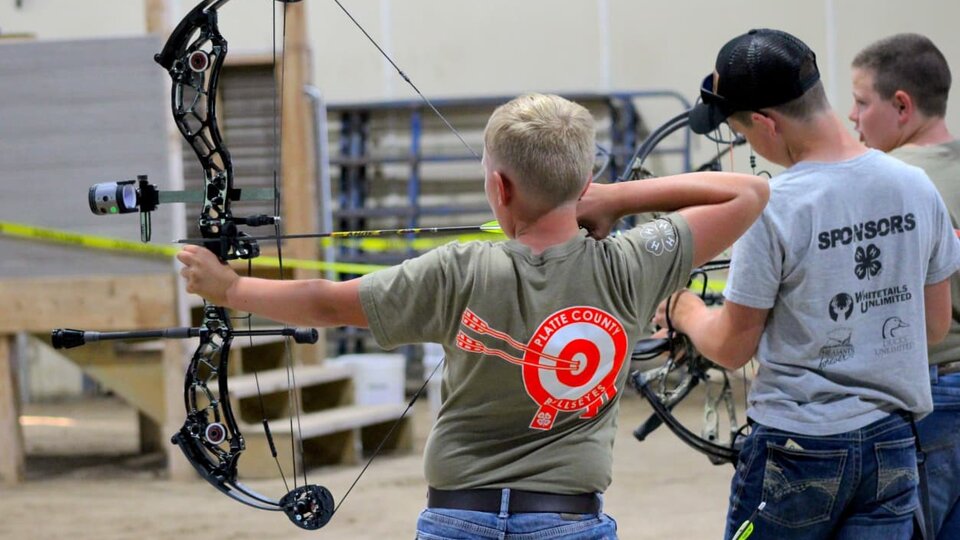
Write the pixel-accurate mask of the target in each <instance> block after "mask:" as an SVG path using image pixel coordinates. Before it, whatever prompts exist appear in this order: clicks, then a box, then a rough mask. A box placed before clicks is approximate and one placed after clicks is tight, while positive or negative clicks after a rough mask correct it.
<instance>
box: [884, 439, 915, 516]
mask: <svg viewBox="0 0 960 540" xmlns="http://www.w3.org/2000/svg"><path fill="white" fill-rule="evenodd" d="M873 451H874V452H875V453H876V456H877V502H878V503H880V504H881V505H882V506H883V507H884V508H885V509H886V510H887V511H888V512H890V513H892V514H894V515H897V516H902V515H904V514H909V513H910V512H913V510H914V509H916V507H917V505H918V504H919V503H920V501H919V497H918V494H917V485H918V483H919V474H918V472H917V451H916V448H915V447H914V443H913V437H910V438H908V439H898V440H894V441H883V442H878V443H876V444H875V445H874V446H873Z"/></svg>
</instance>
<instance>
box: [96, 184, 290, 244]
mask: <svg viewBox="0 0 960 540" xmlns="http://www.w3.org/2000/svg"><path fill="white" fill-rule="evenodd" d="M241 196H243V199H244V200H246V201H270V200H273V199H274V197H275V196H276V195H275V193H274V190H273V189H272V188H248V189H245V190H241V189H240V188H230V189H229V190H226V197H227V200H228V201H230V202H236V201H239V200H240V198H241ZM87 199H88V202H89V203H90V211H91V212H93V213H94V214H97V215H98V216H100V215H113V214H131V213H133V212H139V213H140V240H141V241H143V242H149V241H150V238H151V236H152V231H151V225H150V212H153V211H154V210H156V209H157V206H159V205H160V204H165V203H198V204H200V203H205V202H207V201H208V199H207V198H206V197H205V194H204V192H203V191H200V190H194V191H184V190H181V191H161V190H159V189H158V188H157V186H156V184H151V183H150V182H148V181H147V177H146V175H140V176H137V179H136V180H124V181H120V182H104V183H100V184H94V185H92V186H90V191H89V193H88V195H87ZM212 203H213V204H216V205H220V206H222V205H223V203H224V201H222V200H219V199H218V198H216V197H215V198H213V200H212ZM207 220H208V221H210V218H207ZM279 220H280V218H279V217H278V216H268V215H265V214H257V215H253V216H247V217H236V216H230V217H229V218H227V217H226V216H224V217H221V218H220V219H218V220H216V221H217V223H214V224H211V225H212V226H213V227H216V228H218V229H220V230H222V234H221V235H220V236H219V237H214V238H205V239H204V240H203V241H202V242H201V243H202V245H204V246H206V247H207V248H208V249H209V250H210V251H213V252H214V253H216V254H218V255H220V256H221V258H222V259H223V260H230V259H252V258H254V257H256V256H257V255H259V254H260V248H259V246H258V245H257V243H256V241H255V240H254V239H252V238H249V237H247V235H246V234H244V233H242V232H239V231H237V230H236V226H237V225H247V226H249V227H259V226H263V225H273V224H275V223H277V222H279ZM231 239H232V240H233V243H230V242H229V241H228V240H231Z"/></svg>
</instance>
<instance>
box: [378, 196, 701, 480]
mask: <svg viewBox="0 0 960 540" xmlns="http://www.w3.org/2000/svg"><path fill="white" fill-rule="evenodd" d="M692 245H693V244H692V240H691V235H690V230H689V228H688V226H687V224H686V222H685V221H684V220H683V218H682V217H680V216H679V215H676V214H672V215H670V216H667V218H666V219H658V220H655V221H651V222H648V223H645V224H643V225H641V226H639V227H636V228H634V229H631V230H630V231H627V232H624V233H622V234H619V235H616V236H614V237H611V238H607V239H605V240H602V241H597V240H593V239H591V238H588V237H586V236H583V235H578V236H577V237H575V238H574V239H572V240H570V241H568V242H566V243H563V244H560V245H556V246H552V247H550V248H548V249H546V250H545V251H543V252H542V253H540V254H533V253H532V252H531V251H530V249H529V248H527V247H526V246H524V245H523V244H521V243H519V242H516V241H508V242H500V243H493V242H471V243H467V244H450V245H446V246H442V247H440V248H437V249H435V250H433V251H431V252H429V253H426V254H424V255H422V256H420V257H417V258H415V259H411V260H408V261H406V262H404V263H403V264H401V265H399V266H396V267H393V268H390V269H387V270H384V271H380V272H376V273H373V274H369V275H367V276H365V277H363V278H362V281H361V283H360V300H361V302H362V304H363V309H364V312H365V313H366V315H367V318H368V319H369V323H370V329H371V331H372V332H373V336H374V338H375V339H376V341H377V343H378V344H379V345H380V346H381V347H383V348H386V349H392V348H394V347H397V346H399V345H403V344H408V343H420V342H435V343H440V344H441V345H443V348H444V353H445V357H446V358H445V364H444V367H443V380H442V383H441V401H442V404H441V407H440V411H439V414H438V418H437V421H436V423H435V424H434V426H433V430H432V431H431V433H430V437H429V439H428V441H427V446H426V449H425V451H424V454H425V455H424V469H425V475H426V479H427V483H428V484H429V485H430V486H432V487H434V488H437V489H475V488H506V487H509V488H513V489H525V490H532V491H543V492H549V493H566V494H569V493H592V492H603V491H605V490H606V488H607V486H609V484H610V481H611V470H612V458H613V440H614V434H615V433H616V419H617V410H618V405H619V396H620V394H621V392H622V391H623V388H624V384H625V382H626V377H627V372H628V368H629V360H628V358H629V355H630V352H631V351H632V349H633V346H634V344H635V343H636V342H637V341H638V340H639V339H640V338H641V337H642V334H643V331H644V328H645V327H646V326H647V325H648V323H649V321H650V319H651V317H652V316H653V313H654V310H655V309H656V306H657V304H658V303H659V302H660V301H661V300H663V299H664V298H666V297H667V296H668V295H669V294H670V293H672V292H673V291H675V290H677V289H679V288H680V287H682V286H684V285H685V284H686V282H687V279H688V278H689V275H690V270H691V264H692Z"/></svg>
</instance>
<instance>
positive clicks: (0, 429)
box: [0, 334, 24, 485]
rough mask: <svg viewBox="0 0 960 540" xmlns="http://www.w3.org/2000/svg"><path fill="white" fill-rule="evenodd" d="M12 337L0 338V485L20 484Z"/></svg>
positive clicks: (21, 468)
mask: <svg viewBox="0 0 960 540" xmlns="http://www.w3.org/2000/svg"><path fill="white" fill-rule="evenodd" d="M13 338H14V336H13V334H0V482H3V483H6V484H11V485H12V484H16V483H18V482H21V481H22V480H23V475H24V455H23V432H22V431H21V430H20V394H19V392H18V389H17V376H16V372H15V370H14V359H13V355H12V352H13Z"/></svg>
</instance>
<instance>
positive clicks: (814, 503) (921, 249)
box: [656, 30, 960, 539]
mask: <svg viewBox="0 0 960 540" xmlns="http://www.w3.org/2000/svg"><path fill="white" fill-rule="evenodd" d="M701 98H702V102H701V103H699V104H698V105H697V106H696V107H695V108H694V110H693V111H692V113H691V117H690V118H691V128H692V129H693V130H694V131H696V132H699V133H706V132H709V131H711V130H713V129H716V128H717V127H718V126H719V124H720V123H722V122H724V121H726V122H727V123H728V124H729V125H730V126H731V127H732V128H733V129H734V130H735V131H737V132H739V133H741V134H742V135H743V136H744V137H746V139H747V141H748V142H749V143H750V144H751V146H753V148H754V149H755V150H756V152H757V153H759V154H760V155H761V156H763V157H765V158H766V159H768V160H770V161H772V162H774V163H777V164H779V165H782V166H784V167H787V169H786V170H785V171H784V172H783V173H782V174H780V175H777V176H776V177H774V178H773V179H772V180H771V196H770V202H769V204H768V206H767V207H766V209H765V210H764V212H763V214H762V215H761V217H760V219H759V220H758V221H757V222H755V223H754V224H753V226H751V228H750V229H749V230H748V231H747V233H746V234H745V235H744V236H743V237H742V238H741V239H740V240H738V241H737V243H736V244H735V245H734V249H733V256H732V266H731V270H730V276H729V279H728V282H727V287H726V290H725V291H724V295H725V297H726V299H727V301H726V302H725V303H724V305H723V307H722V308H720V309H716V310H708V309H707V308H706V306H704V304H703V302H701V301H699V299H698V298H697V297H695V296H694V295H691V294H681V293H678V295H677V296H675V297H674V302H673V303H672V304H671V322H672V323H673V326H674V327H675V328H676V329H677V330H678V331H680V332H683V333H685V334H687V335H689V336H690V338H691V339H692V340H693V342H694V344H695V345H696V346H697V347H698V348H699V349H700V351H701V352H703V354H704V355H706V356H707V357H708V358H711V359H713V360H714V361H716V362H717V363H719V364H721V365H723V366H725V367H727V368H738V367H740V366H742V365H743V364H745V363H746V362H748V361H749V360H750V358H751V357H754V356H755V357H756V358H757V360H758V362H759V369H758V371H757V374H756V378H755V380H754V382H753V384H752V387H751V390H750V396H749V404H748V411H747V414H748V416H749V417H750V419H751V421H752V431H751V433H750V434H749V435H748V436H747V437H746V438H745V440H744V441H743V446H742V449H741V451H740V457H739V462H738V464H737V469H736V473H735V476H734V479H733V482H732V484H731V494H730V507H729V511H728V515H727V526H726V535H727V537H728V538H729V537H731V536H732V535H733V534H734V531H736V529H737V528H738V527H739V526H740V524H741V523H743V522H744V521H745V520H746V519H748V518H750V517H751V515H752V514H754V512H755V510H756V509H757V508H758V507H760V505H761V503H765V505H764V506H763V509H762V510H761V511H760V512H758V513H757V514H756V516H754V519H753V521H754V534H756V537H758V538H778V539H784V538H884V539H890V538H910V537H911V535H912V534H913V513H914V511H915V509H916V508H917V507H918V492H917V478H918V475H917V458H916V452H915V448H914V442H913V430H912V426H911V422H912V420H913V418H918V417H921V416H923V415H924V414H926V413H928V412H929V411H930V410H931V408H932V404H931V398H930V389H929V384H928V382H927V379H928V377H927V367H926V365H927V361H926V354H925V351H926V346H927V343H928V342H931V343H932V342H936V341H939V340H941V339H942V338H943V336H944V335H945V333H946V331H947V328H948V326H949V322H950V289H949V281H948V278H949V277H950V275H951V274H953V273H954V272H955V271H956V270H957V269H958V268H960V243H958V241H957V239H956V237H955V236H954V234H953V228H952V226H951V224H950V219H949V215H948V214H947V211H946V209H945V208H944V204H943V201H942V200H941V199H940V197H939V196H938V195H937V192H936V189H935V188H934V187H933V185H932V184H931V183H930V181H929V179H928V178H927V177H926V175H924V174H923V172H922V171H920V170H919V169H916V168H913V167H909V166H907V165H905V164H903V163H901V162H899V161H897V160H895V159H892V158H890V157H888V156H886V155H884V154H883V153H881V152H877V151H874V150H867V149H866V148H865V147H863V146H862V145H861V144H860V143H859V142H858V141H857V140H855V139H854V138H853V137H852V136H851V135H850V134H849V133H848V132H847V131H846V130H845V129H844V128H843V126H842V125H841V123H840V120H839V119H838V118H837V117H836V116H835V115H834V113H833V111H832V109H831V107H830V104H829V103H828V102H827V99H826V96H825V94H824V91H823V86H822V84H821V83H820V80H819V71H818V69H817V64H816V57H815V55H814V53H813V51H811V50H810V49H809V48H808V47H807V46H806V44H804V43H803V42H802V41H800V40H799V39H797V38H796V37H794V36H792V35H790V34H787V33H785V32H781V31H777V30H751V31H750V32H748V33H746V34H744V35H741V36H738V37H736V38H734V39H733V40H731V41H730V42H728V43H727V44H726V45H725V46H724V47H723V48H722V49H721V50H720V52H719V54H718V55H717V61H716V70H715V71H714V72H713V73H712V74H711V75H709V76H708V77H707V78H706V79H705V80H704V83H703V87H702V88H701ZM865 194H869V196H865ZM663 309H664V306H663V305H661V306H660V308H659V309H658V315H657V317H656V318H657V320H658V322H659V323H661V324H664V323H665V317H664V313H663Z"/></svg>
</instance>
